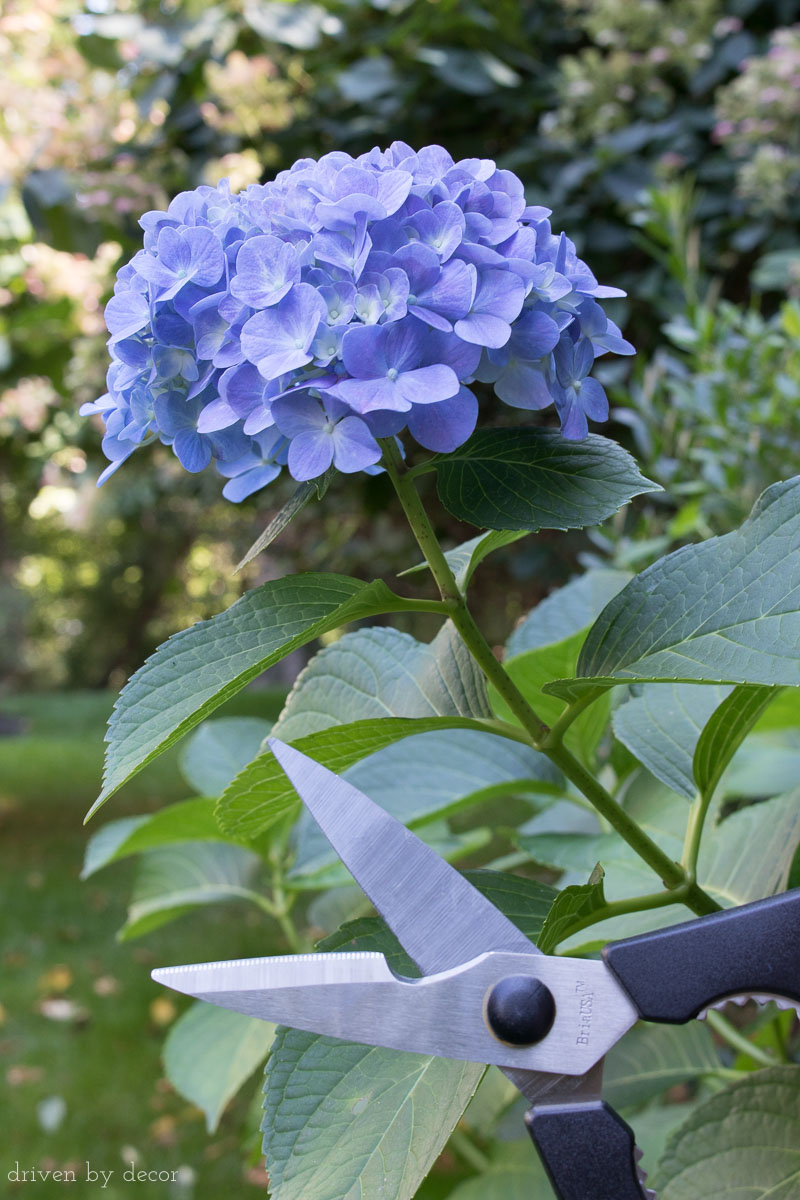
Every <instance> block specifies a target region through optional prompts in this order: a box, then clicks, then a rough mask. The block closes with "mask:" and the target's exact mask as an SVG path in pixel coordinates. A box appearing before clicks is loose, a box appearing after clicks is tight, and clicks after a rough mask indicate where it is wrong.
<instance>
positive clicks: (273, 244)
mask: <svg viewBox="0 0 800 1200" xmlns="http://www.w3.org/2000/svg"><path fill="white" fill-rule="evenodd" d="M299 281H300V262H299V259H298V257H297V253H296V252H295V249H294V246H292V245H290V244H288V243H286V242H283V241H281V239H280V238H277V237H272V236H270V235H264V236H261V237H254V238H250V239H249V241H246V242H244V243H243V244H242V247H241V249H240V250H239V253H238V254H237V256H236V275H235V276H234V278H233V279H232V280H231V285H230V287H231V293H232V294H233V295H234V296H236V298H237V299H238V300H242V301H243V302H244V303H245V304H249V305H251V307H252V308H267V307H269V306H270V305H272V304H277V303H278V301H279V300H282V299H283V297H284V296H285V295H286V293H287V292H288V291H289V289H290V288H291V286H292V284H294V283H298V282H299Z"/></svg>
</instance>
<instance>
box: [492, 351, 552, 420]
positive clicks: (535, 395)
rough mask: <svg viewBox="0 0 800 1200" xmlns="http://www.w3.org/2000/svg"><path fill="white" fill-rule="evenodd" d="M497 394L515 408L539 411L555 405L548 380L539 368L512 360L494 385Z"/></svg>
mask: <svg viewBox="0 0 800 1200" xmlns="http://www.w3.org/2000/svg"><path fill="white" fill-rule="evenodd" d="M494 390H495V392H496V394H497V395H498V396H499V397H500V399H501V400H502V401H503V402H504V403H505V404H510V405H511V406H512V407H513V408H527V409H531V410H538V409H541V408H547V407H548V405H550V404H552V403H553V397H552V395H551V393H550V388H549V386H548V382H547V378H546V376H545V375H544V374H543V372H542V371H541V369H540V368H539V367H537V366H536V365H534V363H532V362H526V361H525V360H524V359H518V358H512V359H511V361H510V362H509V364H508V366H507V367H506V368H505V370H504V371H503V373H502V375H501V376H500V377H499V379H498V380H497V382H496V383H495V385H494Z"/></svg>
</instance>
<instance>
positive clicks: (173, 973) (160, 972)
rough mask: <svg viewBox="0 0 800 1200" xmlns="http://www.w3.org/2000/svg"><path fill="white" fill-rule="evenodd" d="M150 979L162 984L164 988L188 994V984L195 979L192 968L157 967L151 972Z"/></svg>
mask: <svg viewBox="0 0 800 1200" xmlns="http://www.w3.org/2000/svg"><path fill="white" fill-rule="evenodd" d="M150 978H151V979H152V980H153V982H154V983H160V984H161V985H162V986H163V987H168V988H172V990H173V991H175V992H187V993H188V994H191V993H189V989H188V988H187V986H186V985H187V984H188V982H189V980H190V979H192V978H193V971H192V968H191V967H156V968H155V969H154V970H152V971H151V972H150Z"/></svg>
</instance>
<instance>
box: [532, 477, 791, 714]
mask: <svg viewBox="0 0 800 1200" xmlns="http://www.w3.org/2000/svg"><path fill="white" fill-rule="evenodd" d="M798 541H800V476H796V477H795V478H794V479H790V480H788V481H787V482H786V483H776V484H774V485H773V486H772V487H771V488H768V489H767V491H766V492H764V494H763V495H762V496H761V498H760V499H759V500H758V502H757V503H756V505H755V507H754V508H753V511H752V513H751V515H750V517H749V518H748V520H747V521H745V523H744V524H743V525H742V526H741V528H740V529H737V530H735V531H734V532H733V533H727V534H725V535H724V536H723V537H717V538H709V539H708V540H707V541H705V542H701V543H700V544H699V545H691V546H683V547H682V548H681V549H680V550H676V551H675V552H674V553H673V554H668V555H667V556H666V558H662V559H660V560H659V561H658V562H656V563H654V564H653V565H652V566H651V567H648V568H647V569H646V570H645V571H642V573H641V575H637V576H636V578H635V579H633V580H632V581H631V582H630V583H629V584H628V586H627V587H626V588H624V589H623V590H622V591H621V592H620V593H619V595H618V596H617V597H616V598H615V599H614V600H612V601H611V603H610V604H609V605H608V606H607V607H606V608H605V609H604V610H603V612H602V613H601V615H600V617H599V618H598V620H597V621H596V622H595V624H594V625H593V626H592V628H591V630H590V631H589V634H588V636H587V638H586V641H585V642H584V644H583V649H582V650H581V655H580V659H579V661H578V669H577V672H576V676H577V678H574V679H571V680H560V681H557V682H555V683H553V684H551V685H549V686H548V691H550V692H552V693H553V694H554V695H560V696H564V697H565V698H572V697H574V696H576V695H580V694H581V693H582V692H584V691H585V690H586V689H587V688H598V687H599V688H606V687H612V686H613V685H614V684H616V683H624V682H629V681H631V680H639V681H641V682H645V681H653V682H658V681H664V680H666V681H669V680H676V681H685V682H692V681H695V682H698V683H749V684H765V685H767V686H780V685H787V686H798V685H800V554H797V553H796V547H797V544H798Z"/></svg>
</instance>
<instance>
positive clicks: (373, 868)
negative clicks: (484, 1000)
mask: <svg viewBox="0 0 800 1200" xmlns="http://www.w3.org/2000/svg"><path fill="white" fill-rule="evenodd" d="M267 744H268V746H269V747H270V749H271V750H272V753H273V754H274V755H275V757H276V758H277V760H278V762H279V763H280V765H281V767H282V768H283V770H284V772H285V773H286V775H287V776H288V778H289V780H290V781H291V782H292V783H293V784H294V787H295V789H296V790H297V794H298V795H299V796H300V799H301V800H302V801H303V803H304V804H305V805H306V807H307V808H308V809H309V811H310V812H311V814H312V816H313V817H314V819H315V821H316V822H317V823H318V825H319V826H320V828H321V829H322V831H323V833H324V834H325V836H326V837H327V839H328V841H329V842H330V843H331V845H332V846H333V848H334V850H335V851H336V853H337V854H338V855H339V857H340V858H341V860H342V862H343V863H344V864H345V866H346V867H347V868H348V870H349V871H350V874H351V875H352V876H353V877H354V879H355V880H356V881H357V882H358V883H359V885H360V886H361V888H362V890H363V891H364V892H366V894H367V896H369V898H370V900H371V901H372V903H373V904H374V905H375V907H376V908H377V910H378V912H379V913H380V914H381V916H382V917H383V918H384V920H385V921H386V924H387V925H388V926H389V927H390V929H392V930H393V931H394V933H395V934H396V935H397V937H398V938H399V940H400V942H401V943H402V945H403V947H404V948H405V950H406V951H407V952H408V954H409V955H410V956H411V958H413V960H414V962H415V963H416V964H417V966H418V967H419V969H420V970H421V971H422V972H423V974H425V975H431V974H433V973H435V972H436V971H444V970H447V968H448V967H454V966H457V965H459V964H460V963H464V962H466V961H468V960H469V959H471V958H474V957H475V956H476V955H478V954H482V953H483V952H484V951H488V950H513V951H516V952H518V953H521V954H530V955H538V954H539V953H540V951H539V950H537V948H536V947H535V946H534V945H533V943H532V942H530V941H529V940H528V939H527V938H526V937H525V935H524V934H523V933H521V932H520V930H519V929H517V927H516V925H514V924H513V923H512V922H511V921H509V919H508V918H507V917H505V916H503V914H502V913H501V912H500V911H499V909H497V908H495V906H494V905H493V904H492V903H491V901H489V900H487V899H486V898H485V897H484V896H482V895H481V893H480V892H479V891H477V889H476V888H474V887H473V886H472V884H471V883H468V882H467V880H466V879H465V878H464V876H463V875H460V874H459V873H458V871H456V870H455V869H454V868H453V867H451V866H450V865H449V863H446V862H445V861H444V859H442V858H440V857H439V855H438V854H437V853H436V852H435V850H431V849H430V847H429V846H426V845H425V843H424V842H421V841H420V839H419V838H418V837H416V835H415V834H413V833H412V832H411V831H410V830H409V829H406V827H405V825H402V824H401V823H400V821H398V820H396V818H395V817H393V816H391V815H390V814H389V813H387V812H386V811H385V810H384V809H382V808H381V807H380V806H379V805H377V804H375V803H374V802H373V801H372V800H370V799H369V798H368V797H367V796H365V795H364V793H363V792H359V791H358V789H357V788H354V787H353V786H352V785H351V784H349V783H347V782H346V781H345V780H343V779H340V778H339V776H338V775H334V773H333V772H332V771H328V770H327V769H326V768H325V767H322V766H320V764H319V763H317V762H315V761H314V760H313V759H311V758H308V757H307V756H306V755H305V754H301V753H300V751H299V750H295V749H294V748H293V747H291V746H287V745H286V744H285V743H284V742H281V741H278V739H277V738H268V739H267ZM476 1061H477V1060H476Z"/></svg>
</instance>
